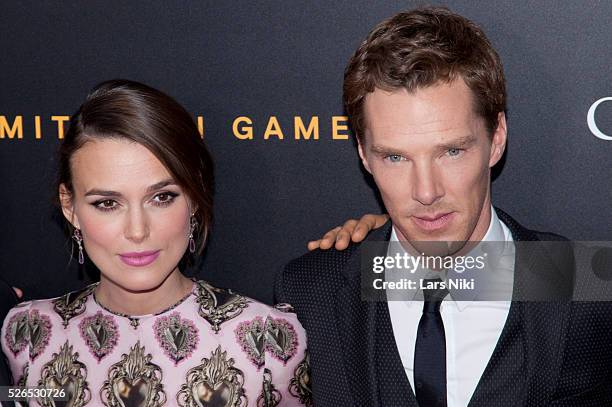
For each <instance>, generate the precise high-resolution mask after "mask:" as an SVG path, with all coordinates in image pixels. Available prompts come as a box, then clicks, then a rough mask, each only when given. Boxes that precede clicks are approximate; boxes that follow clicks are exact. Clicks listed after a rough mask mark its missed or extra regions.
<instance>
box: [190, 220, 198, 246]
mask: <svg viewBox="0 0 612 407" xmlns="http://www.w3.org/2000/svg"><path fill="white" fill-rule="evenodd" d="M189 224H190V226H189V252H190V253H195V249H196V247H195V240H194V239H193V232H194V231H195V230H196V227H197V226H198V221H197V220H196V218H195V213H192V214H191V217H190V218H189Z"/></svg>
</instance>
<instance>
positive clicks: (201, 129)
mask: <svg viewBox="0 0 612 407" xmlns="http://www.w3.org/2000/svg"><path fill="white" fill-rule="evenodd" d="M198 131H199V132H200V136H202V138H204V118H203V117H202V116H198Z"/></svg>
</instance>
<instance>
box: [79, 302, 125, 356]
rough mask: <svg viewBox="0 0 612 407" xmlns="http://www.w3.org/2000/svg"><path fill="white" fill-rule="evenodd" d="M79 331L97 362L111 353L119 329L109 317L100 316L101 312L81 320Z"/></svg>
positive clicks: (115, 343) (117, 337)
mask: <svg viewBox="0 0 612 407" xmlns="http://www.w3.org/2000/svg"><path fill="white" fill-rule="evenodd" d="M79 330H80V332H81V337H82V338H83V340H84V341H85V343H86V344H87V347H88V348H89V351H90V352H91V353H92V354H93V355H94V356H95V357H96V358H97V359H98V361H100V360H102V358H104V357H105V356H106V355H108V354H110V353H111V352H112V351H113V349H114V348H115V345H117V341H118V339H119V328H118V327H117V324H116V323H115V320H114V319H113V317H111V316H108V315H104V314H102V312H101V311H98V312H97V313H96V314H95V315H93V316H90V317H86V318H83V320H82V321H81V323H80V324H79Z"/></svg>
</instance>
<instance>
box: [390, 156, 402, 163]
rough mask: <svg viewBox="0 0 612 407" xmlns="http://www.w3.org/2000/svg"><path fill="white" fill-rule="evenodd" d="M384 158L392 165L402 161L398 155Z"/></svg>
mask: <svg viewBox="0 0 612 407" xmlns="http://www.w3.org/2000/svg"><path fill="white" fill-rule="evenodd" d="M386 158H387V159H388V160H389V161H391V162H392V163H397V162H400V161H402V158H403V157H402V156H401V155H399V154H391V155H388V156H387V157H386Z"/></svg>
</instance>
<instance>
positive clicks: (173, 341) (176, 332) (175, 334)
mask: <svg viewBox="0 0 612 407" xmlns="http://www.w3.org/2000/svg"><path fill="white" fill-rule="evenodd" d="M187 329H188V328H187V327H184V326H181V325H177V324H173V325H172V326H169V327H168V328H166V329H165V330H164V335H165V336H166V339H167V340H168V343H170V345H171V346H172V350H173V351H174V352H178V350H179V349H181V348H182V347H183V346H184V345H185V341H187V336H188V335H189V332H188V330H187Z"/></svg>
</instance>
